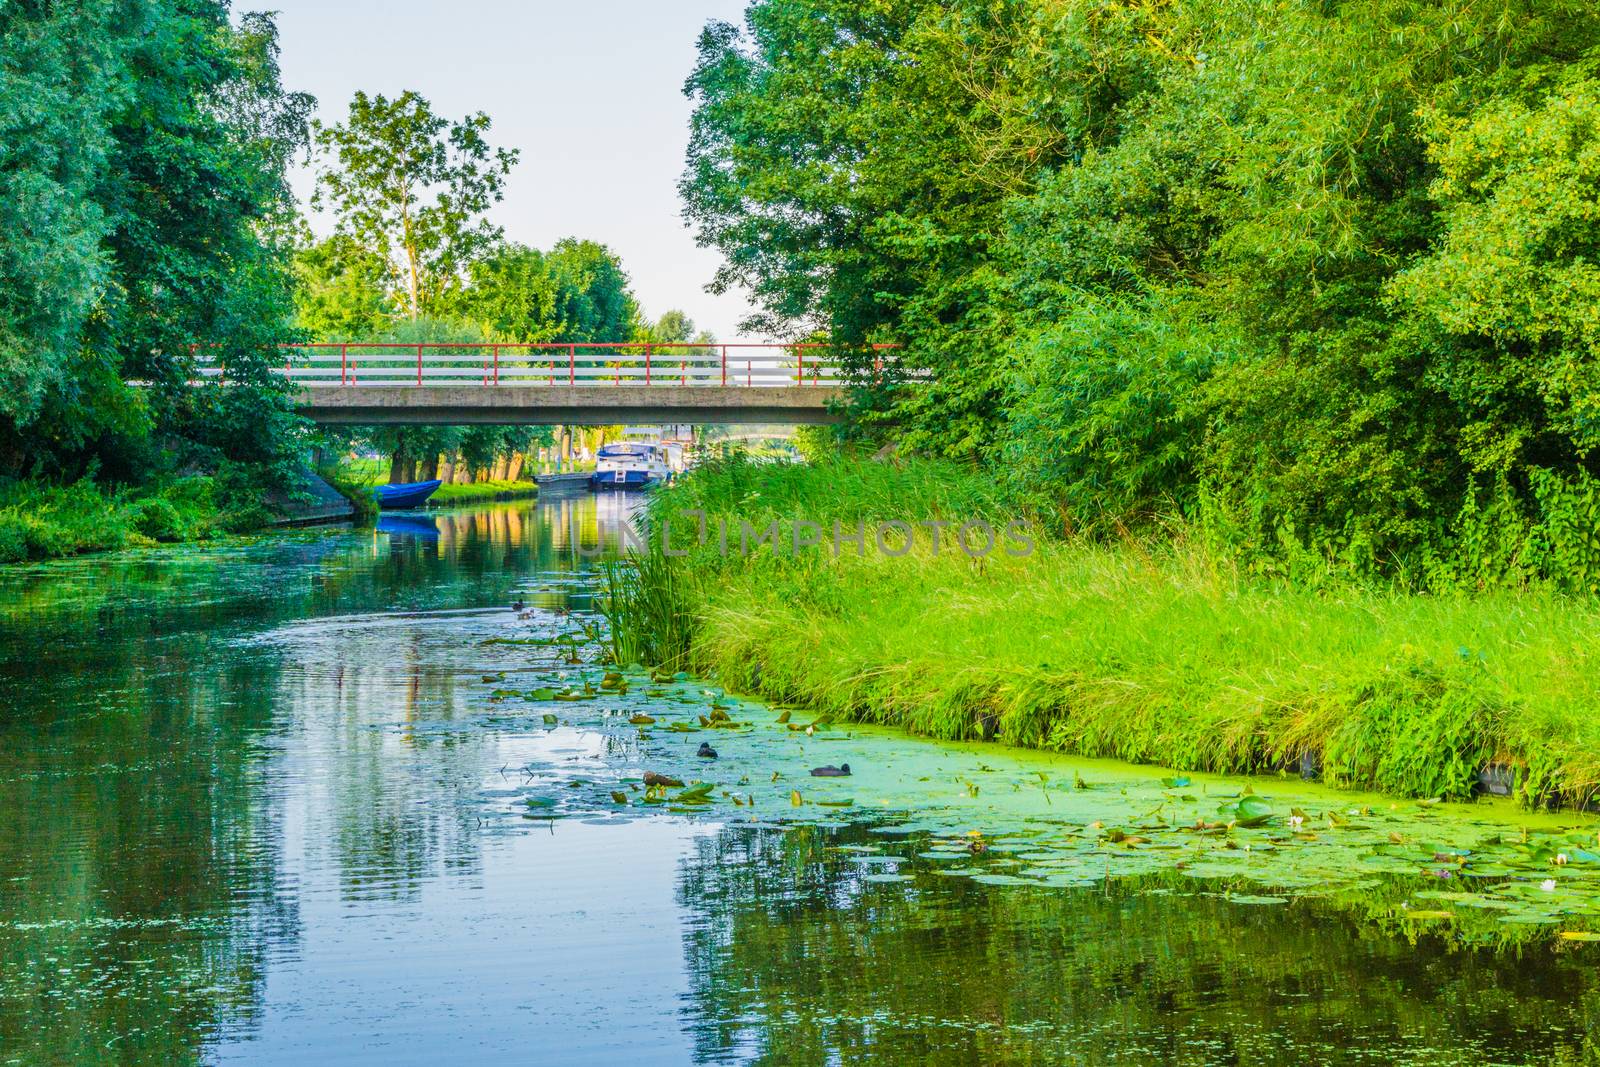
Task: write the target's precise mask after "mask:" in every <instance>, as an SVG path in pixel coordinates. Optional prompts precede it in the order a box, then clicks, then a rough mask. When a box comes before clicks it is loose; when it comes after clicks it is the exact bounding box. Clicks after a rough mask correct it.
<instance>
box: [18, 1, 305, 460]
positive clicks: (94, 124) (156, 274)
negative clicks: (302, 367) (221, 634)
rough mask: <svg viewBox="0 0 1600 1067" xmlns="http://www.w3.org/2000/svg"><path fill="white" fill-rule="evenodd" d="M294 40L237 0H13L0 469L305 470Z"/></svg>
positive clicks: (301, 132)
mask: <svg viewBox="0 0 1600 1067" xmlns="http://www.w3.org/2000/svg"><path fill="white" fill-rule="evenodd" d="M277 57H278V46H277V33H276V28H275V27H274V25H273V23H272V21H271V19H270V18H268V17H266V16H260V15H248V16H245V17H243V18H242V19H241V20H240V22H239V24H238V25H237V26H233V25H231V24H230V22H229V19H228V10H227V7H226V5H225V4H222V3H216V2H205V0H182V2H180V0H147V2H143V3H140V4H136V5H120V4H117V5H113V4H100V3H61V4H7V5H4V6H3V7H0V72H3V76H0V127H3V130H0V186H3V187H4V194H5V195H3V196H0V204H3V206H0V215H3V216H4V218H5V222H6V224H5V225H4V226H0V375H4V377H5V383H6V388H4V389H0V392H3V393H4V394H5V399H4V400H3V401H0V459H3V463H0V469H4V470H6V471H7V472H9V473H13V474H16V473H21V472H23V471H39V472H44V473H54V474H60V475H65V476H71V477H75V476H78V475H80V474H82V473H83V472H85V471H87V470H89V469H92V468H95V467H99V469H100V470H102V471H103V472H105V473H106V474H108V475H110V476H112V477H116V478H122V479H137V478H146V477H150V476H152V475H153V474H155V473H159V472H160V471H161V470H163V469H168V468H171V467H175V466H195V465H204V466H216V465H219V464H223V463H229V462H242V463H255V464H259V463H265V464H267V465H268V466H269V467H270V468H271V469H273V470H274V471H276V472H278V473H280V474H281V473H285V472H286V471H287V467H288V464H289V463H290V461H291V460H292V458H293V455H294V452H295V450H296V449H297V447H298V434H299V423H298V421H297V420H296V419H295V418H294V415H293V411H292V405H291V401H290V398H289V394H288V387H287V384H286V383H285V382H284V380H283V379H282V378H281V376H279V375H276V374H274V373H273V368H274V367H276V366H277V365H279V363H280V361H281V357H280V353H279V351H278V344H279V343H280V342H281V341H284V340H288V339H290V337H291V336H292V334H291V332H290V308H289V293H290V279H289V274H288V270H287V261H288V242H287V241H286V240H285V237H284V235H285V234H286V233H287V232H288V225H287V224H288V220H289V218H290V217H291V213H292V206H293V201H292V197H291V196H290V193H289V190H288V186H287V183H286V181H285V170H286V167H287V164H288V161H289V159H290V158H291V156H292V154H293V153H294V152H295V151H296V150H297V148H298V147H299V146H301V145H303V144H304V142H305V133H306V122H307V116H308V114H309V111H310V109H311V107H312V105H313V101H312V100H311V99H310V98H309V97H307V96H305V95H303V94H295V93H287V92H285V91H284V89H283V87H282V85H281V83H280V80H279V74H278V63H277ZM201 356H203V357H204V358H205V360H206V362H208V363H212V364H214V365H225V366H226V367H227V370H228V374H227V384H226V385H224V384H222V383H220V382H218V381H212V382H210V383H209V384H196V379H197V378H198V377H199V376H198V375H197V373H196V363H197V361H198V359H199V358H200V357H201ZM128 380H133V381H138V382H142V383H144V384H143V385H142V386H141V387H138V388H134V387H131V386H129V385H128V384H126V382H127V381H128Z"/></svg>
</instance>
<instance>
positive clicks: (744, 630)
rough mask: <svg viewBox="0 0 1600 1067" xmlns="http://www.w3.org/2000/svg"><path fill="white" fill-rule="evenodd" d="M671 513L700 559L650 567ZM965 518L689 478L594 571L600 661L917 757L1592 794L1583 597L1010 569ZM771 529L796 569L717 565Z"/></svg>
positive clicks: (716, 468)
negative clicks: (771, 708) (711, 690)
mask: <svg viewBox="0 0 1600 1067" xmlns="http://www.w3.org/2000/svg"><path fill="white" fill-rule="evenodd" d="M691 511H699V512H704V513H705V514H706V515H707V516H708V524H707V538H706V541H707V543H706V544H704V545H701V546H699V547H697V548H694V549H693V550H692V551H691V552H690V554H689V555H688V556H687V557H685V558H674V557H670V556H666V555H664V554H662V553H661V552H660V534H661V529H662V527H663V524H664V522H666V521H668V520H670V521H671V523H672V525H671V531H672V532H671V541H672V547H673V548H674V550H676V549H679V548H682V547H684V546H685V545H686V544H688V543H689V542H691V541H692V540H693V539H694V535H695V534H696V533H697V527H698V520H697V518H696V517H694V516H692V515H689V514H686V513H688V512H691ZM975 518H982V519H985V520H986V521H987V522H988V523H989V524H990V525H992V526H994V527H995V528H996V529H1003V528H1004V527H1005V525H1006V523H1007V522H1008V521H1009V520H1010V519H1011V518H1012V516H1011V515H1010V514H1008V511H1007V502H1006V500H1005V499H1004V497H1003V496H1002V495H1001V493H1000V492H999V491H998V490H996V489H995V488H994V487H993V486H992V485H991V483H990V482H989V480H988V479H987V477H986V476H984V475H982V474H980V473H977V472H975V471H973V470H972V469H970V468H964V467H958V466H954V465H950V464H944V463H937V462H931V461H915V462H907V463H900V464H894V465H890V464H877V463H867V462H850V461H832V462H824V463H822V464H819V465H815V466H781V465H758V464H752V463H749V462H746V461H741V460H738V459H732V460H729V461H726V462H720V463H717V464H713V465H712V466H711V467H709V468H707V469H703V470H701V471H697V472H696V473H695V474H694V475H692V476H691V477H690V478H688V479H686V480H685V481H684V482H683V483H681V484H680V485H679V486H678V487H675V488H673V489H671V490H669V491H665V492H663V493H661V494H659V495H658V497H657V498H656V499H655V501H654V502H653V504H652V508H651V522H652V533H651V536H650V543H651V545H652V548H653V552H652V555H651V556H650V557H648V558H646V559H645V560H644V561H643V563H642V565H640V566H638V567H635V568H631V569H630V573H628V574H626V575H621V576H614V577H617V578H619V579H620V580H618V581H616V582H614V585H613V589H612V594H611V598H610V605H609V612H610V615H611V622H612V626H613V629H614V631H616V633H617V638H616V642H617V653H618V656H619V658H623V659H628V660H631V659H641V660H645V661H652V662H653V663H656V664H672V665H674V666H687V667H690V668H692V669H694V670H696V671H699V672H702V673H706V674H712V675H715V676H716V677H717V678H718V679H719V680H720V681H721V682H722V683H723V684H725V685H728V686H730V687H732V688H736V689H740V690H743V691H747V692H752V693H757V694H760V695H761V696H763V697H765V698H766V699H769V700H772V701H777V702H785V703H794V704H800V705H804V706H806V707H808V708H812V709H815V710H816V711H818V712H821V713H823V714H826V715H831V716H835V717H838V718H840V719H850V720H858V721H869V722H878V723H885V724H890V725H895V726H901V727H905V728H908V729H911V730H913V731H916V732H918V733H923V734H927V735H930V736H933V737H938V738H946V739H970V738H980V737H981V738H993V739H998V740H1001V741H1005V742H1008V743H1011V744H1017V745H1024V746H1030V747H1037V748H1045V749H1054V750H1059V751H1062V752H1070V753H1077V754H1081V755H1087V756H1108V757H1117V758H1121V759H1126V760H1133V761H1138V762H1144V763H1153V764H1160V765H1163V766H1169V767H1173V768H1175V769H1180V770H1209V771H1217V772H1224V773H1241V772H1261V771H1269V770H1273V769H1291V770H1298V769H1299V768H1301V767H1302V765H1304V766H1307V767H1312V768H1316V770H1317V773H1320V774H1321V775H1322V776H1323V777H1324V778H1326V779H1327V780H1328V781H1330V782H1334V783H1337V784H1346V785H1355V786H1368V787H1375V788H1379V789H1383V790H1387V791H1390V792H1394V793H1400V794H1405V795H1409V796H1419V797H1431V796H1447V797H1461V796H1465V795H1468V794H1470V793H1471V792H1472V790H1473V788H1474V786H1475V785H1476V783H1477V780H1478V771H1479V769H1480V768H1482V767H1483V766H1484V765H1485V764H1488V763H1491V762H1497V761H1498V762H1507V763H1512V764H1515V765H1517V767H1518V774H1517V780H1516V790H1517V793H1518V795H1519V796H1520V798H1521V799H1522V800H1523V801H1524V802H1525V803H1528V804H1553V803H1577V802H1583V801H1586V800H1587V799H1588V798H1589V797H1590V795H1591V794H1593V793H1594V792H1595V791H1596V789H1597V787H1600V720H1597V719H1596V717H1595V716H1594V715H1593V713H1592V709H1593V707H1594V706H1595V701H1596V697H1597V695H1600V605H1597V604H1596V603H1594V602H1593V601H1592V600H1590V599H1588V598H1578V597H1572V596H1568V595H1565V594H1561V593H1558V592H1555V591H1551V590H1548V589H1544V588H1540V587H1535V586H1528V587H1524V588H1520V589H1514V590H1505V591H1497V592H1493V593H1484V594H1468V593H1442V594H1436V595H1427V594H1418V593H1414V592H1409V591H1405V590H1402V589H1399V588H1391V587H1381V586H1361V585H1355V584H1348V583H1346V584H1332V583H1326V584H1324V585H1323V586H1322V587H1320V588H1308V587H1306V586H1304V585H1293V584H1290V583H1287V582H1284V581H1274V580H1269V579H1266V578H1262V577H1260V576H1252V575H1249V574H1246V573H1243V572H1241V571H1240V570H1239V569H1237V568H1236V567H1235V566H1233V565H1232V564H1230V563H1229V562H1227V561H1226V560H1225V558H1224V557H1220V556H1218V555H1217V554H1215V553H1213V552H1210V551H1208V550H1207V549H1206V548H1205V547H1203V545H1202V544H1201V543H1200V542H1199V541H1198V540H1197V539H1194V538H1190V537H1188V536H1186V535H1185V534H1184V533H1183V532H1182V531H1178V532H1177V533H1176V535H1175V536H1169V537H1163V538H1162V539H1160V540H1159V541H1156V542H1145V541H1137V540H1126V541H1122V542H1119V543H1112V544H1095V543H1090V542H1086V541H1059V540H1050V539H1044V538H1040V539H1038V540H1037V541H1036V543H1035V545H1034V548H1033V551H1032V552H1031V554H1027V555H1020V554H1019V555H1014V554H1008V552H1007V551H1006V549H1005V548H1004V547H997V548H996V550H994V551H992V552H989V553H988V554H986V555H983V556H982V557H981V558H974V557H973V556H969V555H968V554H967V553H965V552H963V551H961V550H960V548H959V547H958V546H953V543H952V539H951V536H950V534H951V532H952V531H954V530H955V529H956V527H958V526H959V525H960V524H961V523H963V522H965V521H967V520H970V519H975ZM794 519H804V520H808V521H810V522H814V523H816V524H818V526H819V527H821V528H822V530H823V537H822V543H821V544H819V545H816V546H812V547H810V548H803V549H801V550H799V551H798V552H797V551H794V550H793V537H792V534H791V533H790V532H789V531H790V530H792V527H789V526H781V529H782V530H783V531H784V533H783V534H782V536H781V537H780V538H779V539H778V540H779V547H778V550H776V551H775V550H774V547H773V546H772V545H771V544H762V545H761V546H759V547H752V551H750V552H749V553H748V554H741V552H740V551H739V549H740V538H739V532H740V531H741V529H742V527H741V523H743V524H745V525H746V526H748V527H749V528H750V529H751V530H753V531H755V532H757V533H758V534H759V533H760V532H763V531H765V530H766V528H767V527H768V524H769V523H771V522H772V521H773V520H780V521H786V520H794ZM860 520H865V521H866V522H867V523H868V529H869V532H868V535H867V537H866V538H865V546H864V548H865V551H863V552H860V553H859V554H858V550H857V548H856V546H855V544H854V543H853V542H852V541H849V540H844V541H841V544H840V547H841V549H842V551H840V553H839V554H838V555H837V556H836V555H835V554H834V549H833V545H832V524H833V523H834V522H835V521H838V522H840V523H841V530H842V531H843V532H844V533H845V534H847V535H853V534H854V533H855V532H856V527H855V524H856V523H857V522H858V521H860ZM886 520H902V521H906V522H908V523H913V524H917V523H923V522H925V521H931V520H944V521H947V522H949V523H951V524H952V525H951V526H949V527H946V528H945V529H944V535H945V536H944V539H943V543H942V544H941V546H940V550H939V551H937V552H936V551H935V550H934V547H933V545H932V539H931V533H932V527H931V526H920V527H917V529H918V533H917V537H916V543H915V547H914V548H912V550H910V551H909V552H906V553H905V554H903V555H889V554H886V553H885V552H884V551H882V550H880V548H879V546H878V545H877V544H876V537H875V535H874V533H873V532H871V531H872V529H873V526H874V524H876V523H879V522H883V521H886ZM724 524H726V528H727V529H728V530H729V531H730V536H729V537H728V539H727V541H728V546H729V547H728V550H727V552H726V553H724V552H722V551H721V550H720V549H719V547H718V544H719V541H720V538H719V534H718V530H719V528H721V527H723V526H724ZM814 533H815V531H812V530H811V529H810V528H804V532H803V533H802V536H801V539H802V540H805V539H809V537H811V536H813V535H814ZM746 540H747V542H752V543H753V542H754V540H755V537H753V536H752V537H748V538H746ZM972 540H973V541H974V542H975V543H974V547H975V548H981V547H982V539H981V538H979V537H976V536H975V537H974V538H973V539H972ZM888 542H889V544H890V547H891V548H892V549H893V550H896V551H898V550H899V548H900V546H901V542H900V541H899V540H897V539H896V535H894V534H891V536H890V537H889V538H888ZM1008 544H1009V545H1010V546H1011V548H1012V549H1013V550H1016V549H1018V548H1019V546H1018V545H1016V544H1015V543H1012V542H1007V541H1005V540H1004V538H1003V537H1002V538H1001V540H1000V541H999V545H1002V546H1003V545H1008Z"/></svg>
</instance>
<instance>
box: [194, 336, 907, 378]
mask: <svg viewBox="0 0 1600 1067" xmlns="http://www.w3.org/2000/svg"><path fill="white" fill-rule="evenodd" d="M284 347H285V349H286V356H287V358H286V359H285V363H284V369H283V373H284V374H286V375H287V376H288V377H290V378H292V379H293V380H294V381H296V382H298V383H300V384H301V385H305V386H309V387H314V388H315V387H326V386H345V385H363V386H371V385H387V386H410V387H412V388H416V387H418V386H424V387H425V386H430V385H660V386H669V385H719V386H722V385H725V386H746V387H752V388H754V387H782V386H795V385H838V384H842V383H843V381H844V373H843V369H842V367H841V364H840V363H839V361H838V359H837V357H836V355H835V353H834V349H833V346H832V345H828V344H824V343H821V342H805V343H796V344H725V345H724V344H710V345H707V344H695V343H693V342H683V343H663V344H656V343H645V342H638V343H629V344H624V343H599V342H587V343H584V342H580V343H569V344H457V343H435V342H424V343H420V344H409V345H406V344H379V343H348V344H347V343H342V342H324V343H319V344H302V345H286V346H284ZM895 347H897V346H895V345H887V344H884V345H873V346H872V352H873V361H874V371H875V372H876V371H881V370H882V368H883V360H884V359H885V357H886V353H887V352H888V350H890V349H893V348H895ZM206 373H211V374H218V373H221V368H207V369H206Z"/></svg>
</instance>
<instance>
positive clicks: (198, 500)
mask: <svg viewBox="0 0 1600 1067" xmlns="http://www.w3.org/2000/svg"><path fill="white" fill-rule="evenodd" d="M269 518H270V516H269V515H268V513H267V511H266V510H265V508H264V507H263V505H262V503H261V496H260V494H259V493H258V492H255V491H253V490H250V489H249V488H248V487H245V486H242V485H240V484H238V480H237V478H234V477H222V478H213V477H188V478H175V479H172V480H170V481H168V482H165V483H163V484H160V485H157V486H152V487H148V488H144V489H139V490H112V489H106V488H104V487H102V486H99V485H97V484H95V483H94V482H92V481H89V480H87V479H85V480H83V481H80V482H76V483H74V484H72V485H50V484H45V483H41V482H32V481H16V482H5V483H0V563H17V562H22V561H24V560H40V559H54V558H58V557H62V556H72V555H78V554H81V553H84V552H102V551H111V550H115V549H120V548H130V547H134V546H138V545H148V544H153V543H156V542H179V541H202V540H206V539H208V538H212V537H218V536H221V535H223V534H226V533H231V532H235V531H239V530H246V529H252V528H255V527H258V526H261V525H263V524H264V523H266V522H267V521H268V520H269Z"/></svg>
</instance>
